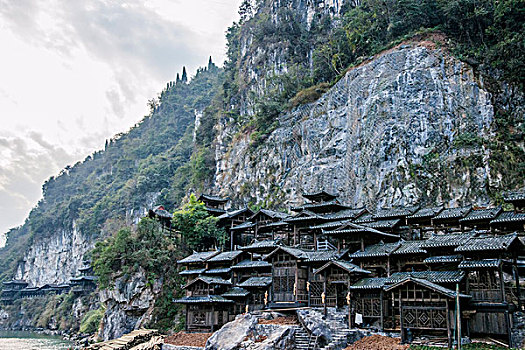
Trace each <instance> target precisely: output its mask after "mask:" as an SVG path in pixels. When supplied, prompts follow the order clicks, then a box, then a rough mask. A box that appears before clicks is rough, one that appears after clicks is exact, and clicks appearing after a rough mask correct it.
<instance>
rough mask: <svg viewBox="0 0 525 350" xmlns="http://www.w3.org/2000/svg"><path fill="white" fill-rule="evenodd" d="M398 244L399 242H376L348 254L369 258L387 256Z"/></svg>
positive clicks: (351, 256) (353, 256) (352, 256)
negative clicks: (362, 249)
mask: <svg viewBox="0 0 525 350" xmlns="http://www.w3.org/2000/svg"><path fill="white" fill-rule="evenodd" d="M399 246H400V243H399V242H396V243H378V244H373V245H369V246H366V247H365V250H364V251H360V250H358V251H357V252H355V253H353V254H350V255H349V257H350V258H354V259H355V258H370V257H379V256H385V257H386V256H389V255H390V254H392V252H393V251H394V250H396V249H397V248H398V247H399Z"/></svg>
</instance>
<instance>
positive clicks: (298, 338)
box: [293, 325, 315, 350]
mask: <svg viewBox="0 0 525 350" xmlns="http://www.w3.org/2000/svg"><path fill="white" fill-rule="evenodd" d="M293 328H294V333H295V350H314V343H315V337H310V335H309V334H308V332H307V331H306V330H305V329H304V328H303V327H302V326H300V325H298V326H294V327H293Z"/></svg>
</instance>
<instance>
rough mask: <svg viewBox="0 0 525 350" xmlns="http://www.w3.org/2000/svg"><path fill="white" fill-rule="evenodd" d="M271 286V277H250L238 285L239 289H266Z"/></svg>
mask: <svg viewBox="0 0 525 350" xmlns="http://www.w3.org/2000/svg"><path fill="white" fill-rule="evenodd" d="M270 284H272V278H271V277H250V278H248V279H247V280H246V281H244V282H242V283H239V284H238V286H239V287H268V286H269V285H270Z"/></svg>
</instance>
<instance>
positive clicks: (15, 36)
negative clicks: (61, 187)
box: [0, 0, 242, 233]
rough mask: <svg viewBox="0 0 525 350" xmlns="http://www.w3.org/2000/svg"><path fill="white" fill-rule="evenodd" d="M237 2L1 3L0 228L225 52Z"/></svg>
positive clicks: (3, 229)
mask: <svg viewBox="0 0 525 350" xmlns="http://www.w3.org/2000/svg"><path fill="white" fill-rule="evenodd" d="M241 1H242V0H150V1H139V0H125V1H124V0H122V1H121V0H45V1H42V0H0V45H1V49H0V213H1V214H0V232H1V233H3V232H7V230H8V229H9V228H11V227H14V226H18V225H20V224H22V223H23V222H24V220H25V218H26V217H27V215H28V213H29V211H30V210H31V208H32V207H33V206H34V205H35V204H36V203H37V202H38V200H39V199H40V198H41V196H42V193H41V190H42V184H43V182H44V181H45V180H46V179H47V178H49V177H50V176H52V175H56V174H58V172H59V171H60V169H62V168H64V167H65V166H66V165H72V164H74V163H76V162H77V161H79V160H83V159H84V158H85V157H86V156H87V155H89V154H91V153H92V152H93V151H95V150H98V149H101V148H103V146H104V143H105V140H106V139H108V138H111V137H112V136H113V135H115V134H117V133H119V132H125V131H127V130H128V129H129V128H130V127H131V126H133V125H134V124H135V123H137V122H138V121H139V120H141V119H142V118H143V116H144V115H146V114H147V113H148V107H147V101H148V100H149V99H151V98H154V97H156V96H157V94H158V93H159V92H160V91H162V89H163V88H164V87H165V85H166V83H167V82H168V81H172V80H175V76H176V74H177V72H181V71H182V67H183V66H186V68H187V70H188V73H189V75H190V76H191V75H192V74H193V73H194V72H195V71H196V69H197V68H198V67H199V66H205V65H206V64H207V63H208V57H209V56H210V55H211V56H212V58H213V61H214V62H215V63H217V64H218V65H221V64H222V62H223V61H224V58H225V51H226V49H225V47H226V41H225V38H224V35H225V31H226V29H227V28H228V26H230V25H231V23H232V22H233V21H235V20H238V14H237V9H238V7H239V5H240V3H241Z"/></svg>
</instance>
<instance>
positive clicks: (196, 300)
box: [173, 295, 233, 304]
mask: <svg viewBox="0 0 525 350" xmlns="http://www.w3.org/2000/svg"><path fill="white" fill-rule="evenodd" d="M173 302H174V303H178V304H205V303H206V304H207V303H233V301H231V300H228V299H226V298H224V297H222V296H220V295H205V296H191V297H184V298H181V299H175V300H173Z"/></svg>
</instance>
